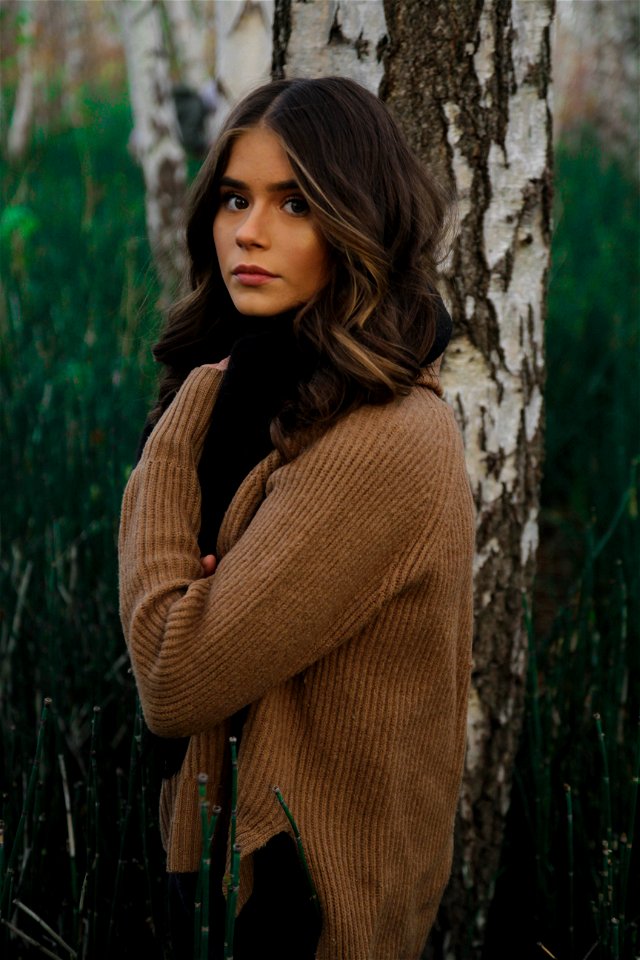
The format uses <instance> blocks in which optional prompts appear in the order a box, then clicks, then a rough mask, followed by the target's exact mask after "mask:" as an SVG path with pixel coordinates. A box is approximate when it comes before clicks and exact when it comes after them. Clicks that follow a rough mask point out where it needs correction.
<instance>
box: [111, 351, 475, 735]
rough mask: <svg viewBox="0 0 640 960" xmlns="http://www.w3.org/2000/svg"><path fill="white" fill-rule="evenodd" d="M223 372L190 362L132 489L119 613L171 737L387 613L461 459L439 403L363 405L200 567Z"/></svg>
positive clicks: (156, 714) (207, 722)
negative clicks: (397, 576) (422, 412)
mask: <svg viewBox="0 0 640 960" xmlns="http://www.w3.org/2000/svg"><path fill="white" fill-rule="evenodd" d="M220 379H221V376H220V373H219V371H217V370H213V369H211V368H198V369H197V370H195V371H193V372H192V373H191V374H190V376H189V377H188V378H187V380H186V381H185V383H184V384H183V386H182V388H181V390H180V392H179V393H178V395H177V397H176V399H175V400H174V402H173V404H172V405H171V407H169V409H168V410H167V412H166V413H165V414H164V416H163V418H162V419H161V421H160V423H159V424H158V426H157V427H156V429H155V430H154V432H153V434H152V435H151V437H150V439H149V441H148V442H147V445H146V447H145V451H144V454H143V457H142V459H141V461H140V463H139V465H138V466H137V467H136V469H135V470H134V472H133V473H132V475H131V477H130V479H129V483H128V485H127V488H126V491H125V495H124V501H123V509H122V522H121V530H120V603H121V617H122V622H123V626H124V632H125V637H126V640H127V644H128V646H129V650H130V654H131V659H132V664H133V669H134V673H135V677H136V681H137V684H138V689H139V693H140V698H141V702H142V707H143V711H144V714H145V718H146V721H147V723H148V725H149V727H150V729H151V730H153V731H154V732H156V733H158V734H160V735H163V736H172V737H175V736H182V735H188V734H194V733H198V732H202V731H206V730H210V729H212V728H213V727H215V726H216V724H218V723H220V721H221V720H223V719H224V718H226V717H228V716H230V715H232V714H233V713H234V712H235V711H237V710H238V709H240V708H241V707H243V706H244V705H246V704H248V703H252V702H254V701H255V700H257V699H258V698H260V697H262V696H263V695H264V694H265V693H266V692H267V691H268V690H269V689H271V688H273V687H275V686H277V685H278V684H280V683H282V682H283V681H285V680H287V679H288V678H290V677H292V676H294V675H295V674H297V673H299V672H300V671H302V670H303V669H305V668H306V667H308V666H309V665H310V664H312V663H314V662H315V661H317V660H318V659H319V658H321V657H323V656H325V655H326V654H328V653H329V652H330V651H331V650H333V649H334V648H335V647H336V646H337V645H339V644H340V642H341V641H342V640H343V639H344V638H345V637H348V636H350V635H353V633H354V631H355V630H357V629H360V628H361V627H362V626H363V625H365V624H366V623H367V621H368V619H369V618H371V617H373V616H375V614H376V612H377V611H378V610H379V609H380V607H381V605H382V604H383V603H384V602H385V599H386V598H387V597H388V593H389V591H390V590H392V589H394V585H393V583H392V582H391V581H390V578H389V571H390V570H391V569H392V568H393V566H394V564H395V563H397V560H398V558H399V557H400V556H401V555H402V553H403V551H404V550H406V548H407V545H408V544H411V543H412V542H413V540H415V539H416V531H419V533H420V537H421V538H422V540H423V541H426V542H427V544H428V542H429V537H430V532H433V531H434V530H435V529H436V528H437V527H438V524H439V523H440V521H441V519H442V517H443V515H444V513H445V511H446V481H447V475H448V474H447V472H448V471H449V469H450V467H451V464H453V463H457V462H458V459H459V438H457V433H456V431H455V426H454V427H453V432H452V431H451V420H452V418H451V417H450V411H448V408H447V407H446V405H445V404H444V403H442V402H441V401H439V400H437V399H434V403H433V424H431V425H429V424H426V425H425V424H420V425H419V429H418V430H416V424H415V423H414V422H413V421H412V420H411V419H409V420H407V418H406V416H405V415H403V412H402V408H401V401H398V402H395V403H392V404H388V405H386V406H384V407H369V408H363V409H362V410H360V411H357V412H356V413H355V414H352V415H350V416H349V417H347V418H345V419H344V420H343V421H340V422H338V423H337V424H336V425H335V426H333V427H332V428H331V429H330V430H328V431H327V432H326V433H325V434H324V435H323V436H322V437H321V438H320V439H318V440H316V441H315V442H314V443H313V444H312V445H311V446H310V447H309V448H308V449H306V450H304V451H303V452H302V453H301V454H300V455H299V456H298V457H296V458H295V459H294V460H292V461H291V462H289V463H286V464H283V465H281V466H280V467H279V468H278V469H276V470H275V471H274V472H273V473H272V474H271V476H270V478H269V481H268V483H267V488H266V496H265V498H264V500H263V502H262V503H261V505H260V506H259V508H258V509H257V512H256V513H255V515H254V516H253V518H252V519H251V521H250V522H249V523H248V525H247V526H246V529H245V530H244V532H243V533H242V535H241V536H240V537H239V538H238V540H237V542H235V544H234V545H233V546H232V547H231V549H230V550H229V552H228V553H227V554H226V555H225V556H224V557H223V558H222V560H221V561H220V562H219V564H218V567H217V569H216V571H215V573H214V574H213V576H211V577H208V578H206V579H203V578H201V569H200V560H199V551H198V547H197V535H198V521H199V510H200V494H199V488H198V479H197V460H198V456H199V453H200V450H201V446H202V442H203V439H204V436H205V433H206V429H207V424H208V421H209V417H210V414H211V409H212V407H213V403H214V401H215V396H216V392H217V389H218V388H219V385H220ZM443 417H444V419H445V420H446V424H445V429H442V425H443V421H442V418H443ZM454 435H455V439H454ZM422 575H423V574H422V573H421V572H420V571H417V572H416V576H418V577H419V576H422ZM391 579H392V578H391ZM396 586H397V585H396Z"/></svg>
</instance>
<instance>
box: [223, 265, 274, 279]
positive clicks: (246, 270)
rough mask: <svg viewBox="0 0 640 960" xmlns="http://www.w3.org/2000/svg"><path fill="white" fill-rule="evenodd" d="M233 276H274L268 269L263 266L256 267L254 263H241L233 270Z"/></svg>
mask: <svg viewBox="0 0 640 960" xmlns="http://www.w3.org/2000/svg"><path fill="white" fill-rule="evenodd" d="M233 275H234V277H238V276H243V277H247V276H259V277H274V276H275V274H274V273H269V271H268V270H265V269H264V267H257V266H255V265H254V264H246V263H241V264H239V266H237V267H236V268H235V269H234V271H233Z"/></svg>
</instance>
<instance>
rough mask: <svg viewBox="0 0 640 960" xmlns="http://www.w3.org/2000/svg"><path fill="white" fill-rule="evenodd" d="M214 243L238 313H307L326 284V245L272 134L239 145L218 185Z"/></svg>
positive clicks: (248, 136) (255, 134)
mask: <svg viewBox="0 0 640 960" xmlns="http://www.w3.org/2000/svg"><path fill="white" fill-rule="evenodd" d="M219 200H220V203H219V207H218V211H217V213H216V215H215V217H214V219H213V242H214V244H215V248H216V254H217V256H218V263H219V264H220V273H221V274H222V279H223V280H224V282H225V285H226V287H227V290H228V291H229V295H230V297H231V299H232V300H233V303H234V305H235V307H236V309H237V310H238V311H239V313H242V314H246V315H248V316H267V317H268V316H273V315H274V314H277V313H282V312H283V311H285V310H291V309H292V308H294V307H299V306H302V304H304V303H307V302H308V301H309V300H310V299H311V297H313V295H314V294H315V293H317V292H318V291H319V290H320V289H321V288H322V287H323V286H324V285H325V284H326V282H327V280H328V279H329V254H328V248H327V244H326V243H325V241H324V240H323V238H322V237H321V236H320V234H319V232H318V230H317V228H316V225H315V223H314V220H313V216H312V214H311V212H310V210H309V207H308V205H307V202H306V200H305V199H304V197H303V196H302V194H301V192H300V190H299V189H298V185H297V183H296V179H295V176H294V173H293V170H292V169H291V165H290V163H289V160H288V159H287V155H286V153H285V152H284V150H283V148H282V146H281V144H280V141H279V140H278V138H277V137H276V135H275V134H274V133H272V132H271V131H270V130H268V129H266V128H265V127H255V128H253V129H252V130H248V131H247V132H246V133H243V134H241V135H240V136H239V137H238V139H237V140H236V141H235V142H234V144H233V147H232V149H231V154H230V156H229V162H228V164H227V168H226V170H225V172H224V176H223V178H222V180H221V184H220V198H219Z"/></svg>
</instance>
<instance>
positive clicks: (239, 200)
mask: <svg viewBox="0 0 640 960" xmlns="http://www.w3.org/2000/svg"><path fill="white" fill-rule="evenodd" d="M248 206H249V201H248V200H246V199H245V197H243V196H241V194H239V193H223V194H221V195H220V207H221V208H223V209H224V210H246V209H247V207H248Z"/></svg>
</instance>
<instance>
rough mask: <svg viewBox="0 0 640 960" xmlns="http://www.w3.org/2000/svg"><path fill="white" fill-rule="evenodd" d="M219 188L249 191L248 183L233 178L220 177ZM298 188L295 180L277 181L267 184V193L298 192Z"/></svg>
mask: <svg viewBox="0 0 640 960" xmlns="http://www.w3.org/2000/svg"><path fill="white" fill-rule="evenodd" d="M220 186H221V187H232V188H233V189H234V190H250V189H251V188H250V186H249V184H248V183H245V182H244V180H234V179H233V177H222V178H221V180H220ZM299 189H300V186H299V184H298V181H297V180H279V181H278V182H277V183H269V184H267V190H268V191H269V193H282V192H283V191H284V190H299Z"/></svg>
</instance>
